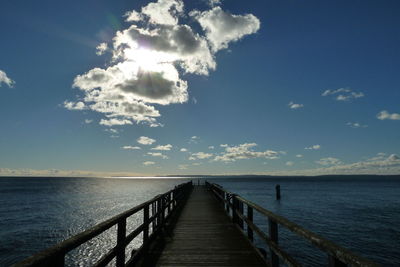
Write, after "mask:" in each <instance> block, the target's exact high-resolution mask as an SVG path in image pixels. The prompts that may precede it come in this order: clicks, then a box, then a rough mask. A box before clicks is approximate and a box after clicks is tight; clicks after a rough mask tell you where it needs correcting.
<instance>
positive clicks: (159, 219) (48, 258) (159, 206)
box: [13, 181, 193, 267]
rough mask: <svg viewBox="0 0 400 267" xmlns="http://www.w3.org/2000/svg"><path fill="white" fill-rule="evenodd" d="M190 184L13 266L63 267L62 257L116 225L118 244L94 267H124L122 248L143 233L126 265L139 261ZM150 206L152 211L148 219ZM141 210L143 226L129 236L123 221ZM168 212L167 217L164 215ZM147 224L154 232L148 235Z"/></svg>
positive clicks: (181, 185)
mask: <svg viewBox="0 0 400 267" xmlns="http://www.w3.org/2000/svg"><path fill="white" fill-rule="evenodd" d="M192 187H193V184H192V181H190V182H187V183H183V184H180V185H178V186H175V188H174V189H172V190H170V191H168V192H166V193H164V194H160V195H158V196H156V197H154V198H152V199H150V200H149V201H146V202H144V203H142V204H140V205H138V206H136V207H133V208H132V209H130V210H127V211H125V212H123V213H120V214H118V215H116V216H114V217H112V218H110V219H108V220H106V221H104V222H102V223H99V224H97V225H96V226H93V227H92V228H90V229H88V230H86V231H84V232H81V233H79V234H77V235H75V236H72V237H70V238H68V239H66V240H64V241H62V242H60V243H58V244H56V245H55V246H53V247H51V248H48V249H46V250H43V251H41V252H39V253H37V254H35V255H33V256H31V257H29V258H26V259H25V260H22V261H21V262H18V263H16V264H14V265H13V266H15V267H22V266H44V267H45V266H49V267H50V266H51V267H53V266H64V261H65V255H66V254H67V253H68V252H70V251H71V250H73V249H75V248H77V247H78V246H80V245H82V244H84V243H86V242H87V241H89V240H90V239H92V238H94V237H96V236H98V235H99V234H101V233H103V232H104V231H106V230H108V229H110V228H111V227H112V226H115V225H117V244H116V246H115V247H113V248H112V249H110V250H109V251H108V252H107V253H106V254H105V255H103V256H102V257H101V259H100V260H99V261H98V262H97V263H95V266H106V265H107V264H108V263H109V262H111V261H112V260H113V259H114V258H116V266H117V267H119V266H125V249H126V247H127V246H128V244H129V243H130V242H131V241H132V240H133V239H134V238H135V237H137V236H138V235H139V234H140V233H143V243H142V245H141V247H140V248H139V249H138V250H137V251H136V252H135V253H134V254H133V256H132V257H131V259H130V260H129V261H128V262H131V263H132V262H135V261H137V260H138V258H139V257H140V255H142V252H143V251H144V250H145V249H146V248H147V247H148V246H149V242H151V241H152V240H154V238H155V236H156V235H157V234H158V233H159V230H160V229H161V228H162V227H163V226H164V225H165V223H166V222H167V221H168V219H169V218H170V216H171V215H172V213H173V212H174V211H175V210H176V208H177V207H179V206H181V205H182V204H183V203H184V201H185V200H186V198H187V197H188V195H189V194H190V192H191V190H192ZM150 207H152V212H151V216H150ZM142 210H143V223H142V224H141V225H138V226H137V227H136V228H135V229H134V230H133V231H132V232H131V233H129V234H128V235H127V233H126V220H127V218H128V217H130V216H132V215H134V214H136V213H138V212H139V211H142ZM166 212H167V215H166V214H165V213H166ZM150 224H152V226H153V227H152V229H153V231H152V232H151V234H149V228H150Z"/></svg>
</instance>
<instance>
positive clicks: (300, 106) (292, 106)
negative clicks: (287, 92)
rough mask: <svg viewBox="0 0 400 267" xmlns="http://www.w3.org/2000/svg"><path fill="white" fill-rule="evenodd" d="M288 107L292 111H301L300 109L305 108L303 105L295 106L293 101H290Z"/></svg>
mask: <svg viewBox="0 0 400 267" xmlns="http://www.w3.org/2000/svg"><path fill="white" fill-rule="evenodd" d="M288 106H289V107H290V108H291V109H299V108H302V107H304V105H303V104H295V103H294V102H293V101H290V102H289V104H288Z"/></svg>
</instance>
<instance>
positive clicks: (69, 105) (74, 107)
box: [63, 101, 86, 110]
mask: <svg viewBox="0 0 400 267" xmlns="http://www.w3.org/2000/svg"><path fill="white" fill-rule="evenodd" d="M63 104H64V107H65V108H66V109H68V110H84V109H85V108H86V107H85V103H83V102H81V101H79V102H76V103H75V102H68V101H64V103H63Z"/></svg>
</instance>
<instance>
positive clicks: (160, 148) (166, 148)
mask: <svg viewBox="0 0 400 267" xmlns="http://www.w3.org/2000/svg"><path fill="white" fill-rule="evenodd" d="M171 148H172V145H170V144H168V145H165V146H161V145H160V146H156V147H153V148H152V149H151V150H161V151H168V150H171Z"/></svg>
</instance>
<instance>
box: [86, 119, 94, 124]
mask: <svg viewBox="0 0 400 267" xmlns="http://www.w3.org/2000/svg"><path fill="white" fill-rule="evenodd" d="M92 122H93V120H89V119H85V123H86V124H90V123H92Z"/></svg>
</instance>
